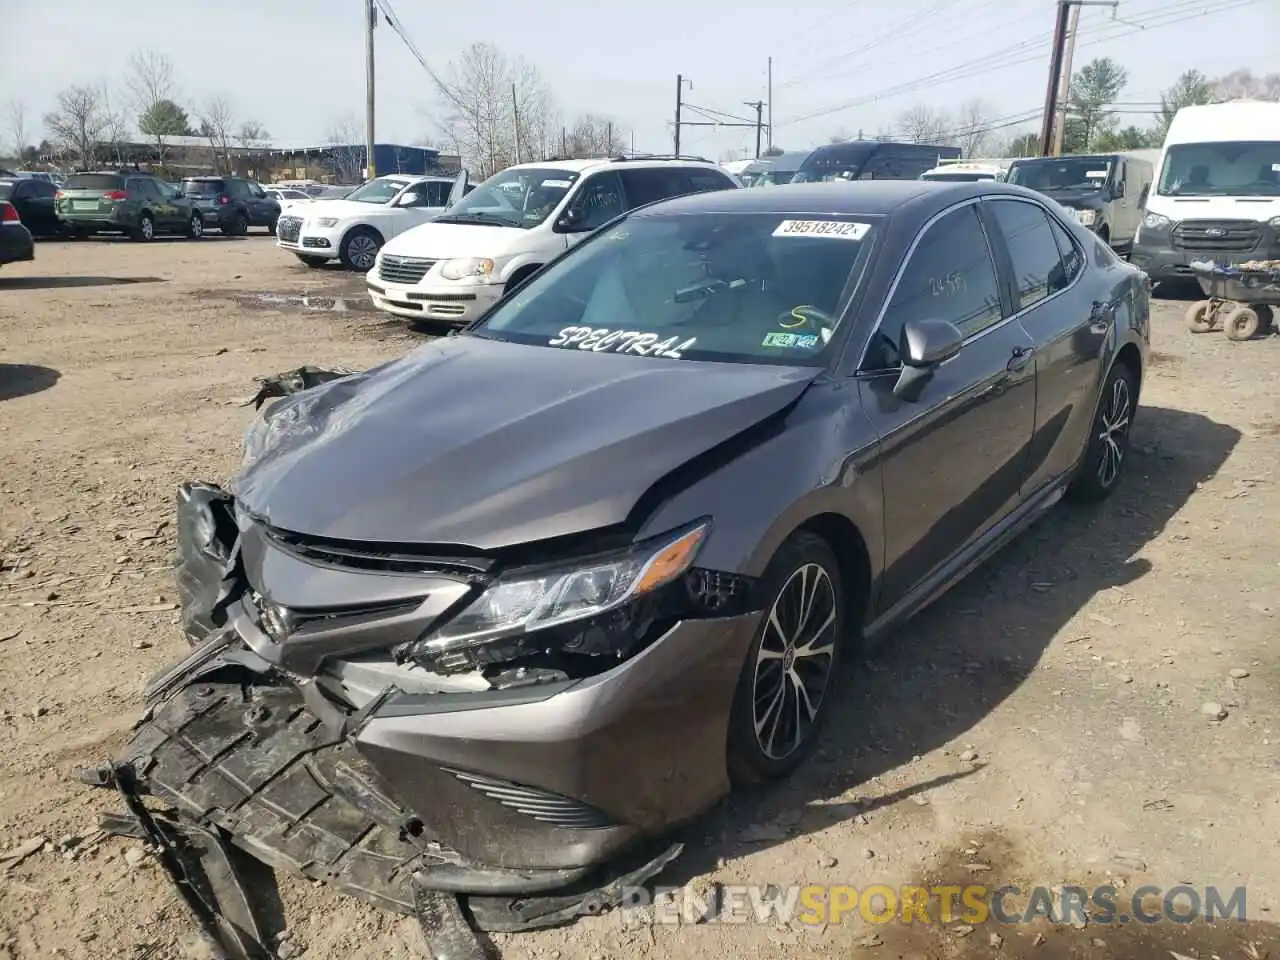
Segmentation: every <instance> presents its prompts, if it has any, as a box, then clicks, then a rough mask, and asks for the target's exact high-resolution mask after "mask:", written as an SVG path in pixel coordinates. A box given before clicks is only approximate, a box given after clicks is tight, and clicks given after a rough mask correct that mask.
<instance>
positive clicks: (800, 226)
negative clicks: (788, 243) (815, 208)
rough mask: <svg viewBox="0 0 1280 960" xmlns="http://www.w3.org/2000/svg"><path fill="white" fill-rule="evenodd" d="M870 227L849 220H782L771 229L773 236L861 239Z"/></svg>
mask: <svg viewBox="0 0 1280 960" xmlns="http://www.w3.org/2000/svg"><path fill="white" fill-rule="evenodd" d="M870 229H871V224H869V223H854V222H851V221H849V220H783V221H782V222H781V223H780V224H778V228H777V229H776V230H774V231H773V235H774V236H775V237H834V238H835V239H837V240H861V239H862V238H863V237H865V236H866V235H867V231H868V230H870Z"/></svg>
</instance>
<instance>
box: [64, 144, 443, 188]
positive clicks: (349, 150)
mask: <svg viewBox="0 0 1280 960" xmlns="http://www.w3.org/2000/svg"><path fill="white" fill-rule="evenodd" d="M42 159H45V160H48V161H53V162H57V161H60V160H63V158H60V157H56V156H50V157H42ZM373 159H374V163H375V173H377V174H379V175H382V174H388V173H409V174H430V173H442V174H453V173H456V172H457V171H458V169H459V158H458V157H457V156H454V155H451V154H442V153H440V151H439V150H436V149H434V148H432V147H417V146H409V145H406V144H399V143H377V144H374V148H373ZM63 162H64V163H65V161H64V160H63ZM134 164H138V165H139V167H142V168H149V169H155V168H157V167H160V156H159V151H158V150H157V149H156V143H155V141H154V140H150V141H147V140H130V141H127V142H122V143H100V144H99V145H98V150H97V158H96V161H95V166H97V167H98V168H111V167H117V166H133V165H134ZM66 166H68V167H78V166H79V165H78V164H70V163H67V164H66ZM163 172H164V173H165V174H166V175H167V176H169V177H170V178H172V179H178V178H180V177H193V176H201V175H204V174H218V173H223V174H229V175H231V174H234V175H237V176H242V177H250V178H252V179H255V180H259V181H261V182H263V183H268V182H272V181H275V180H319V181H322V182H330V183H359V182H360V181H361V180H362V179H363V178H364V172H365V146H364V144H363V143H360V144H332V143H327V144H318V145H316V144H299V145H294V144H285V143H280V142H278V141H273V140H251V141H243V140H234V141H232V142H231V143H228V144H225V145H223V144H218V145H217V146H215V145H214V144H213V143H211V142H210V141H209V139H208V138H206V137H165V138H164V164H163Z"/></svg>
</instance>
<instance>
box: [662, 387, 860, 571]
mask: <svg viewBox="0 0 1280 960" xmlns="http://www.w3.org/2000/svg"><path fill="white" fill-rule="evenodd" d="M875 440H876V434H875V430H874V428H873V427H872V425H871V422H870V420H868V418H867V417H866V415H865V414H864V413H863V411H862V408H861V405H860V403H859V402H858V395H857V386H856V383H855V382H854V381H853V380H820V381H817V382H815V383H814V384H813V385H812V386H811V387H809V389H808V390H807V391H806V393H805V394H804V396H803V397H801V399H800V400H799V402H798V403H797V405H796V407H795V408H794V409H793V410H792V411H791V412H790V413H789V414H788V415H787V417H786V420H785V422H784V424H783V427H782V429H781V431H779V432H777V433H773V434H770V435H768V436H766V437H764V438H762V440H761V442H760V443H759V444H757V445H756V446H753V447H751V448H750V449H749V450H747V451H746V452H745V453H743V454H741V455H740V456H738V457H737V458H736V459H734V460H733V461H731V462H730V463H728V464H726V465H724V466H723V467H721V468H720V469H718V470H716V471H715V472H714V473H711V474H710V475H707V476H705V477H702V478H700V479H699V480H697V481H695V482H693V483H692V484H690V485H689V486H688V487H685V488H684V489H683V490H681V491H679V492H678V493H676V494H674V495H673V496H671V497H669V498H668V499H667V500H666V501H664V502H663V503H661V504H660V505H659V506H658V507H656V508H655V509H654V510H653V511H652V512H651V513H650V515H649V516H648V518H647V519H646V521H645V522H644V524H643V527H642V533H641V536H648V535H650V534H657V533H660V532H662V531H664V530H670V529H671V528H673V527H676V526H679V525H680V524H683V523H688V522H689V520H691V519H692V518H695V517H698V516H706V515H710V516H711V517H712V529H711V535H710V537H709V538H708V539H707V542H706V543H705V544H704V545H703V547H702V550H701V552H700V553H699V555H698V565H699V566H702V567H707V568H711V569H716V570H732V571H735V572H738V573H743V574H745V575H747V576H752V577H755V576H759V575H760V574H762V573H763V572H764V569H765V567H766V566H768V563H769V560H770V559H771V558H772V557H773V555H774V553H776V552H777V550H778V548H779V547H780V546H781V545H782V542H783V541H784V540H786V538H787V537H788V536H790V534H791V533H792V532H794V531H795V530H796V529H797V528H798V527H800V526H802V525H803V524H805V523H806V522H807V521H809V520H811V519H813V518H814V517H816V516H818V515H819V514H828V513H830V514H836V515H838V516H841V517H844V518H845V519H847V520H848V521H849V522H850V523H852V524H853V525H854V526H855V527H856V528H857V529H858V531H859V533H861V535H862V538H863V540H864V541H865V543H866V546H867V550H868V554H869V560H870V566H871V573H872V577H873V581H874V580H875V579H876V578H878V576H879V572H880V570H881V569H883V562H884V538H883V536H882V534H881V524H882V519H883V515H884V506H883V500H884V495H883V488H882V486H881V480H880V470H879V465H878V464H877V463H876V462H875V460H874V456H875ZM837 546H838V545H837Z"/></svg>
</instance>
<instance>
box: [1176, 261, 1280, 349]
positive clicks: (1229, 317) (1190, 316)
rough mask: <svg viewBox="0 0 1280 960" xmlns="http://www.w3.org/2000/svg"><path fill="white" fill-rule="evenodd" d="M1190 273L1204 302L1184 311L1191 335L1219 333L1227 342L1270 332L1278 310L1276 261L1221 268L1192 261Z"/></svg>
mask: <svg viewBox="0 0 1280 960" xmlns="http://www.w3.org/2000/svg"><path fill="white" fill-rule="evenodd" d="M1191 272H1192V273H1194V274H1195V276H1196V280H1198V281H1199V282H1200V289H1201V290H1203V291H1204V294H1205V296H1206V297H1208V299H1207V300H1199V301H1197V302H1195V303H1193V304H1191V306H1189V307H1188V308H1187V329H1188V330H1190V331H1191V332H1192V333H1209V332H1210V331H1212V330H1221V331H1222V332H1223V333H1224V334H1225V335H1226V338H1227V339H1228V340H1237V341H1238V340H1252V339H1253V338H1254V337H1256V336H1258V335H1259V334H1263V333H1268V332H1270V331H1272V330H1273V329H1274V324H1275V312H1276V308H1277V307H1280V260H1250V261H1247V262H1245V263H1236V264H1229V265H1224V264H1220V263H1215V262H1214V261H1212V260H1196V261H1194V262H1193V263H1192V264H1191Z"/></svg>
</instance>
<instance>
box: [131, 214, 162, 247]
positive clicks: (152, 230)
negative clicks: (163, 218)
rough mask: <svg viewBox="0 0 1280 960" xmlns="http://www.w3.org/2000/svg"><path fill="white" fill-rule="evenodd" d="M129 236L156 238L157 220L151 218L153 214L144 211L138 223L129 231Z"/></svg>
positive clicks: (141, 238)
mask: <svg viewBox="0 0 1280 960" xmlns="http://www.w3.org/2000/svg"><path fill="white" fill-rule="evenodd" d="M129 236H130V237H131V238H132V239H134V240H140V241H146V240H154V239H155V236H156V222H155V221H154V220H152V219H151V214H149V213H144V214H143V215H142V216H141V217H139V218H138V225H137V226H136V227H134V228H133V230H131V231H130V232H129Z"/></svg>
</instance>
